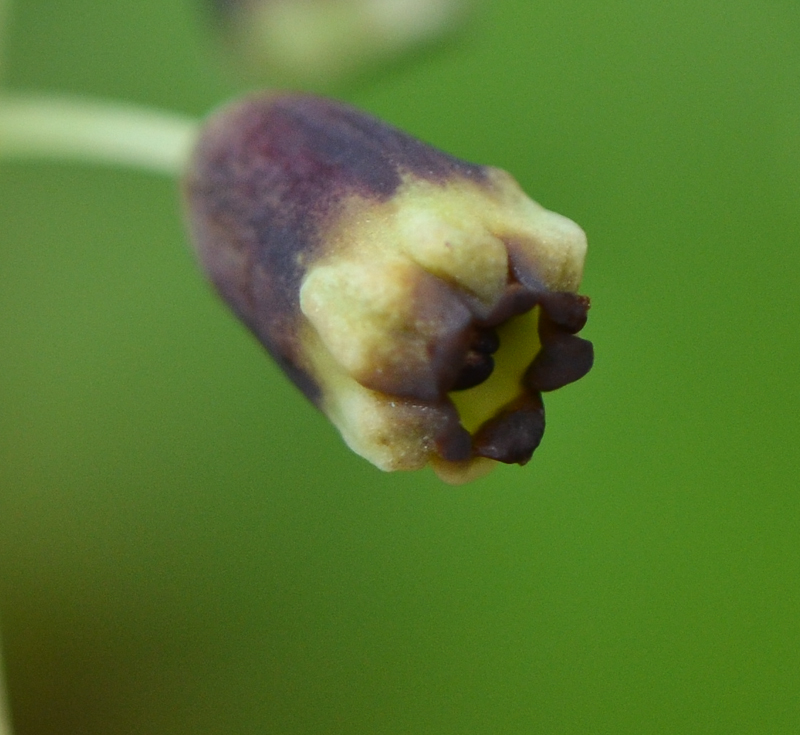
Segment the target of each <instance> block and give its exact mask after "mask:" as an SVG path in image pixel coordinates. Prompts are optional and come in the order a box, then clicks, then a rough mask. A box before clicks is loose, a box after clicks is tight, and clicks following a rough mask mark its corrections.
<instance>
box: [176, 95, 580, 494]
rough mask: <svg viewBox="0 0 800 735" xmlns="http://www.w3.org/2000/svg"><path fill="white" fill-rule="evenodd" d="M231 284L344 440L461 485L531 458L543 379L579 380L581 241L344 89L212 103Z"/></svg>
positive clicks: (195, 177) (234, 296)
mask: <svg viewBox="0 0 800 735" xmlns="http://www.w3.org/2000/svg"><path fill="white" fill-rule="evenodd" d="M186 197H187V210H188V216H189V223H190V228H191V231H192V235H193V239H194V242H195V246H196V248H197V251H198V253H199V257H200V260H201V262H202V264H203V266H204V267H205V269H206V271H207V272H208V274H209V275H210V277H211V279H212V281H213V282H214V284H215V285H216V288H217V289H218V291H219V293H220V294H221V295H222V297H223V298H224V299H225V300H226V301H227V302H228V303H229V304H230V306H231V307H232V308H233V310H234V311H235V312H236V314H238V316H239V317H240V318H241V319H242V320H243V321H244V322H245V323H246V324H247V325H248V327H249V328H250V329H251V330H252V331H253V332H254V333H255V335H256V336H257V337H258V339H259V340H260V341H261V342H262V343H263V344H264V346H265V347H266V348H267V350H269V352H270V353H271V354H272V355H273V357H274V358H275V359H276V360H277V362H278V363H279V364H280V365H281V367H282V368H283V369H284V370H285V371H286V372H287V373H288V375H289V376H290V377H291V378H292V380H293V381H294V382H295V383H296V384H297V386H298V387H299V388H300V389H301V390H302V391H303V392H304V393H305V395H306V396H307V397H308V398H309V399H310V400H311V401H313V402H314V403H315V404H316V405H317V406H318V407H319V408H320V409H322V411H324V412H325V413H326V414H327V415H328V416H329V417H330V419H331V421H332V422H333V423H334V424H335V425H336V426H337V427H338V429H339V430H340V432H341V433H342V436H343V437H344V439H345V441H346V442H347V443H348V444H349V445H350V447H351V448H352V449H353V450H354V451H355V452H357V453H358V454H360V455H362V456H363V457H365V458H366V459H368V460H369V461H370V462H372V463H373V464H375V465H377V466H378V467H380V468H381V469H383V470H412V469H417V468H420V467H423V466H425V465H427V464H430V465H432V466H433V468H434V470H436V472H437V473H438V474H439V475H440V477H442V478H443V479H444V480H446V481H448V482H454V483H457V482H465V481H468V480H470V479H472V478H473V477H476V476H479V475H480V474H483V473H484V472H485V471H486V470H487V469H490V468H491V467H492V466H493V465H494V464H495V463H496V462H504V463H517V464H525V463H526V462H527V461H528V460H529V459H530V457H531V455H532V453H533V451H534V450H535V449H536V447H537V446H538V444H539V441H540V440H541V437H542V433H543V431H544V408H543V405H542V398H541V394H542V392H544V391H549V390H553V389H555V388H559V387H561V386H563V385H566V384H567V383H570V382H572V381H574V380H577V379H578V378H580V377H582V376H583V375H584V374H585V373H586V372H587V371H588V370H589V369H590V367H591V365H592V346H591V343H590V342H587V341H586V340H583V339H581V338H579V337H577V336H575V334H576V333H577V332H578V331H580V330H581V328H582V327H583V325H584V323H585V322H586V315H587V310H588V307H589V300H588V299H587V298H586V297H584V296H579V295H577V293H576V292H577V288H578V285H579V282H580V279H581V275H582V270H583V261H584V256H585V252H586V239H585V236H584V233H583V231H582V230H581V229H580V228H579V227H578V226H577V225H576V224H575V223H573V222H572V221H571V220H568V219H566V218H565V217H562V216H561V215H558V214H555V213H554V212H550V211H548V210H546V209H544V208H543V207H541V206H539V205H538V204H536V203H535V202H534V201H532V200H531V199H529V198H528V197H527V196H526V195H525V194H524V193H523V192H522V190H521V189H520V188H519V186H518V185H517V183H516V182H515V181H514V180H513V179H512V178H511V177H510V176H509V175H508V174H506V173H505V172H503V171H500V170H498V169H494V168H489V167H484V166H477V165H473V164H469V163H465V162H463V161H460V160H458V159H456V158H453V157H451V156H449V155H447V154H445V153H442V152H440V151H438V150H436V149H434V148H431V147H430V146H428V145H426V144H424V143H422V142H420V141H418V140H416V139H415V138H412V137H411V136H409V135H407V134H405V133H403V132H400V131H398V130H396V129H395V128H392V127H390V126H388V125H386V124H384V123H382V122H380V121H378V120H376V119H374V118H372V117H369V116H367V115H365V114H364V113H361V112H359V111H357V110H355V109H353V108H351V107H348V106H346V105H344V104H341V103H338V102H333V101H331V100H326V99H322V98H319V97H313V96H309V95H297V94H266V95H262V96H255V97H252V98H249V99H246V100H244V101H243V102H238V103H236V104H233V105H232V106H230V107H228V108H227V109H224V110H222V111H221V112H219V113H218V114H217V115H215V116H214V117H212V118H211V120H210V121H209V123H208V124H207V126H206V128H205V130H204V132H203V134H202V135H201V138H200V141H199V144H198V146H197V148H196V151H195V154H194V157H193V161H192V163H191V166H190V169H189V172H188V175H187V179H186Z"/></svg>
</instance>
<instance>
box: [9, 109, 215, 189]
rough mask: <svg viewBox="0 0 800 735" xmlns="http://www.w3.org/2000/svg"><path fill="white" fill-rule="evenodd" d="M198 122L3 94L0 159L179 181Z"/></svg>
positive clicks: (151, 112) (149, 112)
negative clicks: (92, 166) (122, 169)
mask: <svg viewBox="0 0 800 735" xmlns="http://www.w3.org/2000/svg"><path fill="white" fill-rule="evenodd" d="M198 127H199V126H198V123H197V122H196V121H194V120H191V119H189V118H185V117H182V116H180V115H175V114H172V113H168V112H161V111H158V110H151V109H148V108H141V107H136V106H134V105H128V104H123V103H116V102H98V101H92V100H82V99H76V98H69V97H56V96H33V95H10V94H9V95H0V159H3V158H7V159H11V158H14V159H31V158H36V159H63V160H73V161H75V160H78V161H85V162H90V163H103V164H108V165H122V166H133V167H135V168H142V169H146V170H148V171H155V172H158V173H162V174H168V175H171V176H175V175H177V174H179V173H180V172H181V171H182V169H183V166H184V164H185V162H186V159H187V157H188V155H189V152H190V150H191V147H192V144H193V142H194V140H195V138H196V136H197V131H198Z"/></svg>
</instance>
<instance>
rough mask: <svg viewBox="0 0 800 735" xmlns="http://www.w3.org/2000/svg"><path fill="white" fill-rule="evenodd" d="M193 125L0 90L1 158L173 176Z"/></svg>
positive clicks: (141, 111)
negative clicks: (77, 163) (94, 165)
mask: <svg viewBox="0 0 800 735" xmlns="http://www.w3.org/2000/svg"><path fill="white" fill-rule="evenodd" d="M1 1H2V0H0V2H1ZM198 129H199V126H198V123H197V122H196V121H194V120H192V119H189V118H185V117H182V116H180V115H175V114H173V113H169V112H161V111H158V110H152V109H148V108H141V107H136V106H134V105H129V104H124V103H117V102H98V101H92V100H84V99H80V98H77V99H76V98H70V97H55V96H33V95H10V94H9V95H0V159H55V160H59V159H61V160H70V161H83V162H87V163H102V164H107V165H112V166H132V167H134V168H140V169H146V170H148V171H154V172H158V173H162V174H167V175H170V176H175V175H178V174H180V172H181V171H182V170H183V167H184V165H185V163H186V160H187V158H188V155H189V152H190V151H191V148H192V145H193V143H194V140H195V139H196V137H197V132H198Z"/></svg>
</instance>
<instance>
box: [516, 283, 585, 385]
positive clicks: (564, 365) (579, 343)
mask: <svg viewBox="0 0 800 735" xmlns="http://www.w3.org/2000/svg"><path fill="white" fill-rule="evenodd" d="M539 305H540V308H541V312H540V315H539V339H540V340H541V343H542V347H541V349H540V350H539V354H538V355H536V358H535V359H534V361H533V363H532V364H531V366H530V367H529V368H528V370H527V371H526V373H525V377H524V379H523V382H524V384H525V385H526V386H527V387H528V388H529V389H530V390H532V391H551V390H556V389H558V388H563V387H564V386H565V385H568V384H569V383H574V382H575V381H576V380H579V379H580V378H582V377H583V376H584V375H586V373H588V372H589V370H591V368H592V365H593V363H594V347H593V346H592V343H591V342H589V341H588V340H585V339H581V338H580V337H576V336H575V334H574V333H575V332H578V331H580V330H581V329H582V328H583V326H584V324H586V319H587V313H588V310H589V299H588V298H586V297H585V296H578V295H577V294H573V293H566V292H557V293H548V294H545V295H543V296H542V297H541V298H540V300H539Z"/></svg>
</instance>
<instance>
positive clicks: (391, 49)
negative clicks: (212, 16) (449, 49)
mask: <svg viewBox="0 0 800 735" xmlns="http://www.w3.org/2000/svg"><path fill="white" fill-rule="evenodd" d="M211 2H212V4H213V6H214V8H215V10H216V12H217V16H218V18H219V19H220V22H221V24H222V27H223V29H224V30H225V31H226V35H227V36H228V40H229V42H230V45H231V47H232V48H234V49H235V50H236V51H237V52H238V55H239V56H240V57H242V58H244V60H245V61H246V62H247V64H248V65H249V66H250V68H251V69H253V70H255V71H257V72H259V73H263V74H265V75H266V76H267V78H272V77H273V76H274V75H278V77H280V78H287V79H291V80H296V81H299V82H301V83H303V84H306V85H309V84H310V85H311V86H313V87H320V86H324V85H326V84H328V83H330V82H332V81H336V80H337V79H338V78H340V77H342V76H343V75H345V74H348V73H350V72H352V71H354V70H357V69H358V68H359V67H361V66H363V65H364V64H367V63H370V62H373V61H380V60H383V59H387V58H390V57H393V56H396V55H398V54H399V53H402V52H404V51H406V50H407V49H409V48H413V47H415V46H418V45H419V44H420V43H424V42H428V41H430V40H432V39H434V38H436V37H437V36H439V35H440V34H441V33H443V32H445V31H446V30H448V29H449V28H450V27H452V26H453V25H454V24H455V23H456V22H457V21H458V20H459V19H460V17H461V16H462V15H463V14H464V11H465V8H466V5H467V4H468V0H211Z"/></svg>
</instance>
